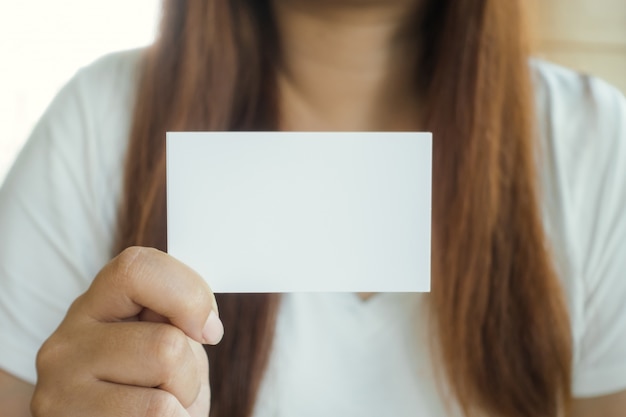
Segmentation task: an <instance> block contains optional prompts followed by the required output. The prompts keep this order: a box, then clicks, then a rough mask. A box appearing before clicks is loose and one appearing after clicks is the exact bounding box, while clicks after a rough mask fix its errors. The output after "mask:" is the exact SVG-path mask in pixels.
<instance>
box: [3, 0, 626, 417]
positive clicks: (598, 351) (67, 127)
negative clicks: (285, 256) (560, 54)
mask: <svg viewBox="0 0 626 417" xmlns="http://www.w3.org/2000/svg"><path fill="white" fill-rule="evenodd" d="M522 3H523V2H522V1H521V0H518V1H506V2H504V1H497V0H491V1H489V0H448V1H435V0H431V1H427V0H422V1H420V0H380V1H379V0H368V1H365V0H340V1H330V0H317V1H312V0H272V1H258V0H238V1H230V2H228V1H226V0H210V1H209V0H188V1H173V0H172V1H168V2H166V8H165V14H164V19H163V26H162V30H161V36H160V38H159V39H158V41H157V42H156V43H155V45H154V46H152V47H150V48H148V49H147V50H145V51H131V52H126V53H122V54H115V55H112V56H109V57H107V58H104V59H103V60H101V61H99V62H97V63H95V64H93V65H92V66H90V67H89V68H87V69H84V70H82V71H81V72H80V73H79V74H78V75H77V76H76V77H75V79H74V80H73V81H72V82H71V83H70V84H69V85H68V86H67V87H66V88H65V89H64V91H63V92H61V93H60V95H59V97H58V98H57V99H56V100H55V102H54V103H53V104H52V106H51V108H50V109H49V110H48V112H47V114H46V115H45V116H44V118H43V120H42V121H41V122H40V124H39V125H38V127H37V128H36V129H35V131H34V132H33V137H32V138H31V140H30V141H29V144H28V145H27V146H26V148H25V150H24V151H23V152H22V154H21V156H20V158H19V160H18V162H17V163H16V165H15V167H14V168H13V171H12V173H11V174H10V175H9V177H8V179H7V181H6V184H5V186H4V189H3V192H2V196H1V197H0V228H1V230H2V233H3V239H2V243H0V245H1V246H0V249H1V250H0V254H1V263H0V264H1V265H2V270H1V271H2V277H1V278H2V281H1V282H2V288H3V290H2V294H3V295H2V297H3V298H2V309H1V311H2V314H3V320H2V321H3V322H5V323H6V324H7V326H5V327H6V330H2V333H1V334H2V347H1V348H0V349H1V350H0V353H1V355H0V360H1V362H0V367H2V368H3V369H4V371H2V373H0V381H1V382H0V387H1V389H0V392H2V394H1V397H0V398H1V403H0V408H1V409H3V410H11V411H10V412H9V414H6V412H3V413H5V414H6V415H9V416H22V415H28V414H29V413H28V403H29V402H30V400H31V396H32V397H33V401H32V413H33V415H35V416H37V417H39V416H51V417H54V416H74V415H89V416H119V415H164V416H187V415H191V416H194V417H195V416H206V415H208V413H209V408H210V413H211V415H212V416H241V417H243V416H252V415H254V416H269V415H272V416H273V415H286V416H287V415H309V414H310V415H342V416H345V415H395V416H410V415H427V416H444V415H463V416H515V417H517V416H520V417H521V416H528V417H530V416H532V417H537V416H597V415H602V416H607V417H616V416H618V415H619V416H621V415H623V410H625V409H626V391H625V390H626V306H624V304H623V303H622V300H623V299H624V297H625V296H626V280H625V279H624V271H626V261H625V259H626V256H624V255H625V254H626V218H625V216H624V215H623V214H622V212H621V210H622V208H623V207H624V204H626V170H625V169H626V168H625V167H626V125H625V122H624V120H625V116H626V103H625V100H624V97H623V96H621V95H620V94H619V93H617V92H616V91H615V90H613V89H612V88H611V87H609V86H607V85H605V84H604V83H602V82H600V81H597V80H592V79H588V78H584V77H581V76H578V75H576V74H574V73H572V72H569V71H567V70H564V69H561V68H557V67H554V66H551V65H549V64H546V63H542V62H535V61H533V62H531V65H530V67H529V66H528V61H527V55H526V54H527V50H526V43H525V37H524V31H523V24H522V23H521V22H522V19H521V18H520V16H521V13H522V10H521V8H522ZM531 75H532V77H533V82H532V83H531ZM533 104H534V106H535V112H533ZM133 109H134V112H133ZM131 114H132V116H131ZM535 114H536V115H537V118H536V119H535V116H534V115H535ZM535 121H536V124H535ZM167 130H324V131H335V130H337V131H339V130H353V131H367V130H379V131H416V130H417V131H419V130H431V131H433V132H434V173H433V175H434V179H433V193H434V195H433V237H434V238H433V275H432V286H433V290H432V293H431V294H429V295H419V294H376V295H373V294H359V295H358V297H360V298H358V297H357V295H354V294H286V295H283V296H282V297H280V298H279V297H278V296H277V295H222V296H219V297H218V299H217V302H216V301H215V299H214V297H213V295H212V293H211V291H210V289H209V288H208V287H207V285H206V284H205V283H204V280H203V279H202V278H200V277H199V276H198V275H197V274H195V273H194V272H193V271H191V270H190V269H188V268H187V267H186V266H184V265H182V264H181V263H179V262H178V261H176V260H174V259H172V258H171V257H169V256H167V255H166V254H164V253H162V252H159V251H157V250H154V249H147V248H137V247H135V248H131V249H125V248H127V247H129V246H133V245H136V246H144V247H155V248H158V249H161V250H163V249H165V247H166V241H165V199H164V196H165V185H164V169H165V168H164V143H163V138H164V133H165V131H167ZM536 136H538V140H535V137H536ZM124 160H126V163H125V166H124V163H123V161H124ZM535 167H537V169H535ZM118 208H119V210H118ZM118 252H121V254H120V255H119V256H117V257H115V258H114V259H113V260H112V261H110V262H108V263H107V261H108V260H109V259H110V258H111V257H112V256H113V255H115V254H116V253H118ZM105 263H106V266H104V268H103V269H102V270H100V272H97V271H98V269H99V268H100V267H101V266H102V265H104V264H105ZM94 275H95V279H93V281H92V277H93V276H94ZM206 278H207V280H208V281H209V282H210V277H206ZM81 293H82V295H80V294H81ZM74 299H75V301H73V302H72V300H74ZM70 304H71V306H70V307H69V310H68V311H67V314H66V315H65V318H63V315H64V314H65V309H66V308H67V307H68V306H69V305H70ZM218 305H219V312H218ZM59 322H60V323H61V324H60V325H59V327H58V328H57V329H56V330H54V328H55V326H57V324H58V323H59ZM222 323H223V324H222ZM224 328H226V333H225V334H224ZM50 333H52V336H50V337H49V338H48V340H47V341H46V342H45V343H44V344H43V347H41V350H40V351H39V354H38V357H37V375H36V376H35V374H34V369H33V366H32V364H33V363H34V360H35V353H36V352H37V350H38V349H39V347H40V345H41V343H42V342H43V340H44V339H46V338H47V337H48V335H49V334H50ZM222 338H223V340H221V339H222ZM220 340H221V343H219V342H220ZM217 343H219V344H218V345H217V346H215V347H207V349H206V353H208V360H207V355H206V354H205V351H204V349H203V347H202V344H209V345H215V344H217ZM209 364H210V368H211V372H210V384H209V376H208V365H209ZM22 380H23V381H22ZM24 381H27V382H24ZM35 383H36V386H34V385H32V384H35ZM209 403H210V404H209ZM3 415H4V414H3Z"/></svg>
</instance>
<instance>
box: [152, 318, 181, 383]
mask: <svg viewBox="0 0 626 417" xmlns="http://www.w3.org/2000/svg"><path fill="white" fill-rule="evenodd" d="M154 337H155V339H156V341H155V343H154V344H153V346H154V349H155V356H156V358H157V361H158V363H159V365H160V366H161V370H162V372H163V377H164V379H165V380H166V381H164V382H167V380H168V379H170V378H171V377H172V375H174V374H175V372H176V370H177V369H178V368H179V367H180V366H181V365H182V364H184V362H185V360H186V357H187V355H188V354H189V344H188V343H187V337H186V336H185V334H184V333H183V332H182V331H181V330H179V329H177V328H176V327H173V326H170V325H163V326H160V328H159V330H157V331H156V332H155V336H154Z"/></svg>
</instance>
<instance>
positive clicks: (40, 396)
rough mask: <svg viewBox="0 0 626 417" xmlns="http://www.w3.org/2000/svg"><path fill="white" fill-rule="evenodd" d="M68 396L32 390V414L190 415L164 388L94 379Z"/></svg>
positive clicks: (71, 416) (105, 416) (95, 416)
mask: <svg viewBox="0 0 626 417" xmlns="http://www.w3.org/2000/svg"><path fill="white" fill-rule="evenodd" d="M74 394H75V395H72V396H71V397H70V398H63V399H60V398H57V397H56V396H51V395H48V394H46V393H36V395H35V396H34V397H33V402H32V404H31V409H32V414H33V417H44V416H45V417H82V416H90V417H111V416H167V417H190V416H189V413H188V412H187V411H186V410H185V408H184V407H183V405H182V404H180V402H179V401H178V400H177V399H176V397H174V396H173V395H172V394H170V393H169V392H167V391H163V390H161V389H158V388H141V387H132V386H125V385H118V384H112V383H110V382H104V381H96V382H95V383H94V384H90V385H89V386H83V387H82V389H81V388H78V389H77V391H76V392H75V393H74Z"/></svg>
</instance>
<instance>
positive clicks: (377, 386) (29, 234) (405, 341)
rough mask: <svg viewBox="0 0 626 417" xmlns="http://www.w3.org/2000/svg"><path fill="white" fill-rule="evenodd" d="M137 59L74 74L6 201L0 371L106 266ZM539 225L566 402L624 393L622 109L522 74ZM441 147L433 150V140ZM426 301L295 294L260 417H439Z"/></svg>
mask: <svg viewBox="0 0 626 417" xmlns="http://www.w3.org/2000/svg"><path fill="white" fill-rule="evenodd" d="M140 55H141V51H140V50H135V51H127V52H122V53H116V54H112V55H109V56H107V57H104V58H103V59H100V60H99V61H97V62H95V63H94V64H92V65H90V66H89V67H86V68H84V69H82V70H81V71H80V72H79V73H78V74H77V75H76V76H75V77H74V78H73V79H72V80H71V81H70V82H69V84H68V85H67V86H66V87H65V88H64V89H63V90H62V91H61V92H60V93H59V94H58V96H57V97H56V98H55V100H54V101H53V103H52V104H51V105H50V107H49V108H48V110H47V111H46V113H45V114H44V116H43V117H42V119H41V121H40V122H39V123H38V125H37V126H36V127H35V129H34V131H33V133H32V136H31V138H30V140H29V141H28V143H27V144H26V145H25V147H24V149H23V151H22V153H21V154H20V156H19V157H18V159H17V161H16V163H15V165H14V167H13V169H12V170H11V172H10V173H9V175H8V176H7V178H6V181H5V183H4V185H3V187H2V190H1V192H0V368H3V369H5V370H6V371H8V372H10V373H12V374H14V375H16V376H18V377H21V378H23V379H25V380H26V381H30V382H35V380H36V373H35V366H34V362H35V355H36V352H37V350H38V349H39V347H40V345H41V344H42V342H43V341H44V340H45V339H46V338H47V337H48V336H49V335H50V334H51V333H52V332H53V331H54V329H55V328H56V326H57V325H58V324H59V322H60V321H61V320H62V318H63V316H64V315H65V312H66V310H67V308H68V306H69V304H70V303H71V302H72V301H73V300H74V299H75V298H76V297H77V296H78V295H79V294H80V293H82V292H84V291H85V290H86V289H87V287H88V286H89V284H90V281H91V279H92V278H93V277H94V276H95V274H96V273H97V272H98V271H99V269H100V268H101V267H102V266H103V265H104V264H105V263H106V262H107V261H108V260H109V259H110V257H111V255H112V246H113V242H114V231H115V225H116V209H117V206H118V203H119V200H120V196H121V183H122V175H123V161H124V154H125V151H126V146H127V140H128V136H129V127H130V122H131V117H132V106H133V101H134V95H135V88H136V84H137V83H136V81H137V76H138V72H137V69H138V61H139V58H140ZM531 66H532V69H533V73H534V76H535V92H536V103H537V112H538V118H539V133H540V139H541V141H540V145H541V146H540V149H538V154H539V158H538V159H539V161H540V172H541V183H542V192H543V198H542V203H543V205H542V210H543V218H544V223H545V228H546V231H547V233H548V236H549V238H550V239H551V242H552V247H553V252H554V257H555V260H556V263H557V269H558V272H559V275H560V278H561V280H562V282H563V285H564V289H565V293H566V297H567V302H568V307H569V311H570V318H571V326H572V331H573V337H574V341H573V342H574V353H575V357H574V364H573V366H574V381H573V391H574V394H575V395H576V396H581V397H584V396H596V395H603V394H609V393H612V392H617V391H620V390H625V389H626V100H625V99H624V96H623V95H622V94H621V93H619V92H618V91H617V90H615V89H614V88H612V87H610V86H609V85H607V84H606V83H604V82H602V81H600V80H597V79H593V78H589V77H586V76H582V75H579V74H577V73H574V72H572V71H569V70H566V69H563V68H560V67H557V66H555V65H551V64H548V63H545V62H541V61H532V63H531ZM435 140H436V138H435ZM424 297H428V295H427V294H379V295H377V296H375V297H373V298H372V299H370V300H369V301H367V302H362V301H360V299H359V298H357V296H356V295H354V294H289V295H286V296H285V297H284V298H283V302H282V304H281V310H280V314H279V319H278V324H277V334H276V339H275V347H274V350H273V353H272V357H271V360H270V364H269V369H268V372H267V374H266V376H265V379H264V381H263V384H262V387H261V390H260V394H259V399H258V402H257V408H256V415H257V416H258V417H265V416H276V415H285V416H292V415H299V416H307V415H316V416H318V415H324V416H347V415H372V416H380V415H394V416H398V417H402V416H409V415H411V416H415V415H428V416H433V417H436V416H444V415H448V412H447V411H446V409H445V402H444V400H442V397H441V396H440V395H439V393H438V391H437V387H436V383H435V378H434V375H433V367H432V363H431V362H432V361H431V355H430V354H429V352H428V346H429V343H428V341H427V334H426V333H425V327H426V325H425V319H424V313H423V311H422V309H421V307H422V306H423V302H422V301H423V300H424V299H425V298H424Z"/></svg>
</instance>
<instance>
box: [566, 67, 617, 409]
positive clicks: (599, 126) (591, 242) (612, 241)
mask: <svg viewBox="0 0 626 417" xmlns="http://www.w3.org/2000/svg"><path fill="white" fill-rule="evenodd" d="M588 82H589V85H588V88H587V91H586V93H587V98H588V99H589V100H591V103H592V106H590V107H589V108H588V110H589V111H588V112H587V114H584V115H581V116H583V117H584V118H585V119H586V120H590V121H592V126H591V132H592V133H591V134H590V137H589V144H590V146H589V147H588V148H582V149H575V150H573V152H584V153H585V155H584V156H581V157H580V158H579V159H578V160H579V161H581V162H580V163H579V165H578V166H576V167H575V174H574V175H575V176H576V177H577V182H578V183H579V184H582V186H579V187H577V191H572V194H578V195H577V196H576V197H575V198H576V200H577V201H579V204H578V207H577V208H575V210H576V211H577V213H578V214H577V218H578V224H576V225H575V232H576V233H573V236H576V239H578V242H575V245H576V247H577V248H578V250H577V256H578V258H579V259H577V262H579V267H580V276H581V277H582V280H581V281H582V296H581V298H580V303H581V312H582V314H581V318H582V323H581V324H582V326H581V328H582V332H581V333H580V336H579V337H580V339H579V340H578V341H577V344H578V349H579V352H578V355H577V359H576V363H575V364H574V381H573V393H574V395H575V396H577V397H589V396H599V395H606V394H610V393H614V392H619V391H621V390H626V99H625V98H624V96H623V95H622V94H621V93H620V92H618V91H617V90H616V89H614V88H612V87H610V86H609V85H607V84H605V83H604V82H602V81H599V80H594V79H591V80H589V81H588ZM575 123H576V122H570V124H571V125H573V126H574V125H575Z"/></svg>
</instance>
